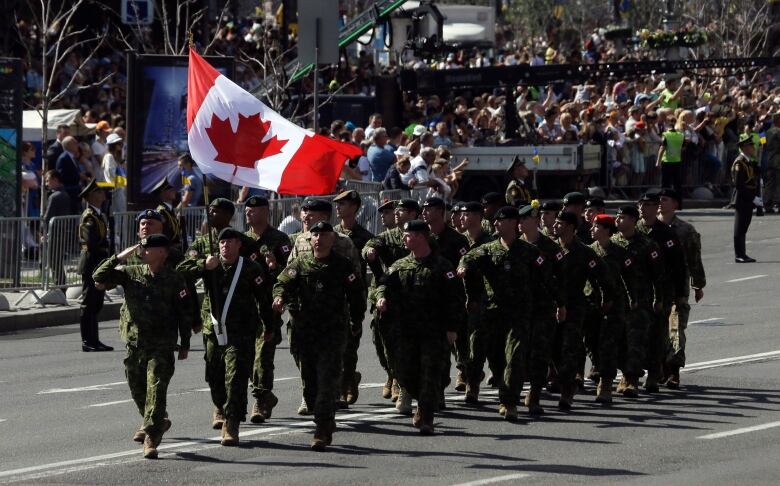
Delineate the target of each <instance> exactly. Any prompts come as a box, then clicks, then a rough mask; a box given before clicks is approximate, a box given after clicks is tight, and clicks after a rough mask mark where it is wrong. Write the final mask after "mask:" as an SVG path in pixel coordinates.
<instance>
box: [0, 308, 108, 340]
mask: <svg viewBox="0 0 780 486" xmlns="http://www.w3.org/2000/svg"><path fill="white" fill-rule="evenodd" d="M122 303H123V301H119V302H116V301H115V302H106V303H104V304H103V309H101V311H100V314H99V315H98V319H99V320H100V321H111V320H114V319H119V309H120V308H121V307H122ZM80 315H81V309H80V308H79V306H78V305H68V307H49V308H43V309H21V310H16V311H6V312H2V313H0V334H1V333H7V332H14V331H23V330H27V329H36V328H39V327H54V326H66V325H68V324H78V323H79V320H80Z"/></svg>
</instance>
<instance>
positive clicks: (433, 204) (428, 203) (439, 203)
mask: <svg viewBox="0 0 780 486" xmlns="http://www.w3.org/2000/svg"><path fill="white" fill-rule="evenodd" d="M423 207H424V208H443V207H445V204H444V199H442V198H440V197H436V196H433V197H429V198H428V199H426V200H425V202H424V203H423Z"/></svg>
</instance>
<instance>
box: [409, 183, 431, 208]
mask: <svg viewBox="0 0 780 486" xmlns="http://www.w3.org/2000/svg"><path fill="white" fill-rule="evenodd" d="M427 194H428V188H427V187H425V186H423V187H414V188H412V190H411V195H410V196H409V197H410V198H411V199H414V200H416V201H417V202H418V203H419V204H420V206H422V203H424V202H425V196H426V195H427Z"/></svg>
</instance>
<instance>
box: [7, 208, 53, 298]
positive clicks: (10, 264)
mask: <svg viewBox="0 0 780 486" xmlns="http://www.w3.org/2000/svg"><path fill="white" fill-rule="evenodd" d="M40 230H41V228H40V219H39V218H0V289H2V290H9V291H10V290H14V291H19V290H27V291H28V292H26V293H25V294H24V295H23V296H22V299H23V298H24V297H25V296H26V295H28V294H30V293H32V294H33V295H34V296H35V298H36V299H38V296H37V295H35V293H34V292H32V291H33V290H38V289H41V282H42V281H43V274H42V273H43V268H44V267H43V258H44V245H42V244H41V240H40ZM19 301H21V299H19ZM19 301H18V302H19ZM39 301H40V300H39ZM18 302H17V303H18Z"/></svg>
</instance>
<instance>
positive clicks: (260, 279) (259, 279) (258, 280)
mask: <svg viewBox="0 0 780 486" xmlns="http://www.w3.org/2000/svg"><path fill="white" fill-rule="evenodd" d="M261 283H263V276H262V275H258V276H257V278H256V279H255V284H256V285H260V284H261Z"/></svg>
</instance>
